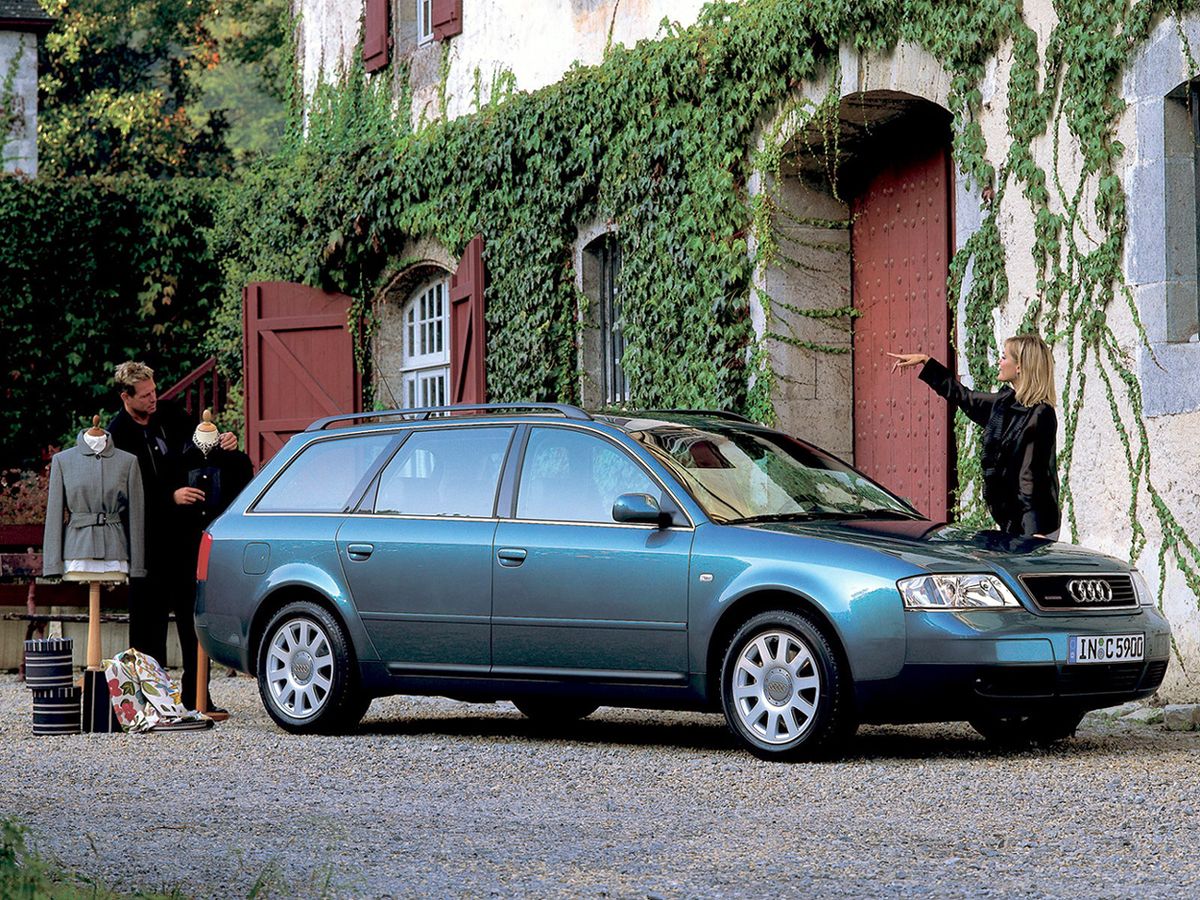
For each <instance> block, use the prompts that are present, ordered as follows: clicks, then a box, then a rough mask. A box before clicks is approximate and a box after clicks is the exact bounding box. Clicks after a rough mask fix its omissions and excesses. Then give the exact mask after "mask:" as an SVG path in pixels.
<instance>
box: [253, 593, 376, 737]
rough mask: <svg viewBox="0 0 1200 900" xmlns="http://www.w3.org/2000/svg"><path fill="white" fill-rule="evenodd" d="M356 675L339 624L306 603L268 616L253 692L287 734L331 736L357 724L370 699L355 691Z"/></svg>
mask: <svg viewBox="0 0 1200 900" xmlns="http://www.w3.org/2000/svg"><path fill="white" fill-rule="evenodd" d="M357 686H358V673H357V672H356V671H355V670H354V660H353V656H352V654H351V652H350V641H349V639H348V638H347V636H346V632H345V629H344V628H343V627H342V624H341V623H340V622H339V621H338V620H337V619H336V618H334V616H332V615H331V614H330V613H329V611H328V610H326V609H325V608H324V607H321V606H319V605H317V604H316V603H312V602H310V601H307V600H300V601H297V602H294V603H289V604H288V605H287V606H285V607H283V608H282V609H280V610H279V611H278V612H277V613H275V615H273V616H272V617H271V620H270V622H268V623H267V628H266V631H265V632H264V633H263V639H262V643H261V644H259V650H258V692H259V695H260V696H261V697H262V700H263V706H265V707H266V709H267V713H268V714H269V715H270V716H271V718H272V719H274V720H275V722H276V723H277V724H278V725H279V726H280V727H281V728H284V729H286V730H287V731H291V732H295V733H318V734H330V733H337V732H342V731H348V730H350V729H352V728H354V726H355V725H357V724H358V721H359V720H360V719H361V718H362V717H363V714H364V713H365V712H366V711H367V707H368V706H369V705H370V702H371V698H370V697H368V696H366V695H364V694H363V693H361V691H359V690H357Z"/></svg>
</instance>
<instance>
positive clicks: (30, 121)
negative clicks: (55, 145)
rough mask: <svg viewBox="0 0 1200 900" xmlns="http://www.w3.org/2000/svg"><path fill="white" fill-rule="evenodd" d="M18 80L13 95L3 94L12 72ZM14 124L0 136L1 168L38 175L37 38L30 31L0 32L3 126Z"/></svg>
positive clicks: (0, 93)
mask: <svg viewBox="0 0 1200 900" xmlns="http://www.w3.org/2000/svg"><path fill="white" fill-rule="evenodd" d="M14 60H15V65H16V69H15V76H14V78H13V82H12V89H11V94H7V95H6V93H7V92H4V90H3V88H4V83H5V81H6V80H7V77H8V73H9V71H10V68H11V67H12V66H13V65H14ZM10 114H12V115H13V117H14V119H15V122H14V125H13V127H12V128H11V129H10V130H9V132H8V133H7V134H6V135H0V146H2V147H3V151H2V153H0V165H2V168H3V170H4V171H5V172H18V171H19V172H24V173H25V174H26V175H30V176H33V175H36V174H37V165H38V159H37V35H35V34H34V33H33V32H28V31H0V122H7V121H9V115H10Z"/></svg>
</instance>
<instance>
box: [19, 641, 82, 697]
mask: <svg viewBox="0 0 1200 900" xmlns="http://www.w3.org/2000/svg"><path fill="white" fill-rule="evenodd" d="M73 650H74V642H73V641H72V640H71V638H44V639H42V640H35V641H26V642H25V686H26V687H28V688H30V689H32V690H38V689H46V688H69V687H72V686H73V684H74V678H72V674H73V672H74V663H73V660H72V656H73Z"/></svg>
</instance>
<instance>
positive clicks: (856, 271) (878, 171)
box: [759, 91, 955, 520]
mask: <svg viewBox="0 0 1200 900" xmlns="http://www.w3.org/2000/svg"><path fill="white" fill-rule="evenodd" d="M837 119H838V121H837V124H836V127H835V128H833V129H831V127H830V126H831V123H830V122H829V121H828V120H827V119H825V120H820V121H818V120H817V119H813V120H811V121H809V122H808V123H807V124H804V125H802V126H801V127H800V128H799V129H798V131H797V133H796V134H795V135H794V136H793V138H792V139H791V140H790V141H789V142H788V143H787V144H786V145H785V147H784V152H783V164H782V166H781V169H780V175H781V177H780V178H779V179H778V182H777V183H774V184H772V185H770V187H769V190H771V191H772V195H773V203H774V204H775V206H776V207H777V212H776V215H775V216H774V220H773V224H772V230H773V234H772V238H773V240H774V241H775V244H776V245H777V247H778V253H777V259H776V260H774V261H773V262H772V263H771V265H770V266H769V267H768V268H767V269H766V271H765V272H764V273H763V275H762V277H761V284H760V285H759V288H760V291H762V293H763V294H764V296H765V302H764V307H765V308H768V309H769V315H768V316H767V318H768V321H767V322H766V324H765V330H764V335H765V338H766V346H767V349H768V352H769V354H770V360H771V366H772V371H773V372H774V373H775V386H774V389H773V391H772V400H773V401H774V404H775V408H776V411H777V413H778V415H779V419H780V424H781V426H782V427H784V428H785V429H786V430H788V431H791V432H793V433H795V434H798V435H799V436H801V437H803V438H806V439H808V440H812V441H813V442H815V443H817V444H820V445H822V446H824V447H826V448H828V449H829V450H831V451H833V452H834V453H837V454H838V455H840V456H843V457H847V458H850V459H851V460H852V461H853V462H854V465H855V466H856V467H857V468H859V469H861V470H862V471H864V472H866V473H867V474H868V475H870V476H871V477H873V478H875V479H877V480H878V481H880V482H881V483H882V484H884V485H885V486H887V487H888V488H890V489H892V490H893V491H895V492H896V493H898V494H900V495H901V496H904V497H906V498H908V499H909V500H911V501H912V502H913V503H914V504H915V505H916V506H917V508H919V509H920V510H921V511H922V512H923V513H925V514H926V515H928V516H929V517H930V518H934V519H939V520H944V519H945V518H947V514H948V511H949V508H950V495H951V492H952V490H953V488H954V485H955V479H954V443H953V428H952V427H951V423H952V418H951V415H950V411H949V409H948V408H947V406H946V404H945V402H944V401H942V400H941V399H940V398H938V397H937V396H936V395H934V394H933V393H932V392H931V391H930V390H929V389H928V388H927V387H925V385H923V384H921V383H919V382H918V381H917V379H916V378H915V377H914V376H913V375H912V374H911V373H905V374H904V375H903V376H893V375H892V373H891V366H890V364H889V358H888V357H887V355H886V354H887V351H889V350H909V351H912V352H916V351H922V352H925V353H928V354H930V355H931V356H933V357H936V358H937V359H938V360H939V361H941V362H942V363H944V364H946V365H947V366H949V367H950V368H951V370H953V369H954V356H953V353H952V352H951V348H950V338H951V333H952V332H951V325H952V321H953V320H952V315H951V310H950V307H949V305H948V303H947V297H946V281H947V277H948V274H949V263H950V257H951V255H952V253H953V231H952V204H951V196H952V195H951V191H952V188H953V180H952V167H951V164H950V138H951V135H950V115H949V113H948V112H947V111H946V110H945V109H944V108H942V107H940V106H938V105H937V104H934V103H931V102H929V101H927V100H924V99H922V98H920V97H915V96H913V95H910V94H904V93H900V92H897V91H866V92H856V93H852V94H847V95H846V96H844V97H843V98H842V99H841V101H840V102H839V104H838V110H837ZM831 130H832V132H833V134H832V135H831V133H830V132H831ZM851 309H852V310H853V313H852V314H847V311H848V310H851Z"/></svg>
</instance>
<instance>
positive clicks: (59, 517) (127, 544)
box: [44, 416, 143, 672]
mask: <svg viewBox="0 0 1200 900" xmlns="http://www.w3.org/2000/svg"><path fill="white" fill-rule="evenodd" d="M135 469H136V459H134V458H133V457H131V456H130V455H129V454H125V453H123V452H121V451H118V450H116V449H115V448H114V447H113V446H112V437H111V435H109V434H108V432H107V431H105V430H104V429H103V428H101V427H100V417H99V416H93V417H92V427H91V428H89V429H88V430H87V431H85V432H83V433H81V434H80V436H79V440H78V442H77V445H76V446H75V447H72V448H70V449H68V450H65V451H63V452H62V453H59V454H56V455H55V457H54V459H53V460H52V462H51V488H50V494H49V497H48V500H47V509H46V539H45V541H44V547H45V551H46V552H45V554H44V567H45V574H46V575H61V577H62V579H63V580H64V581H78V582H83V583H86V584H88V586H89V591H88V644H87V648H88V649H87V666H88V670H89V671H91V672H99V671H101V665H100V661H101V645H100V585H101V584H102V583H109V584H112V583H121V582H124V581H126V580H127V578H128V576H129V573H130V571H131V567H132V568H133V569H135V570H140V568H141V565H142V563H141V546H142V528H141V515H142V509H141V507H142V502H143V501H142V492H141V477H140V475H139V474H138V473H137V472H136V471H135ZM64 513H66V514H68V515H67V516H66V518H65V520H64Z"/></svg>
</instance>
